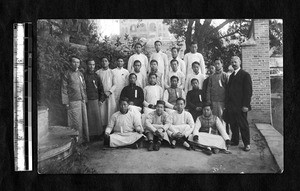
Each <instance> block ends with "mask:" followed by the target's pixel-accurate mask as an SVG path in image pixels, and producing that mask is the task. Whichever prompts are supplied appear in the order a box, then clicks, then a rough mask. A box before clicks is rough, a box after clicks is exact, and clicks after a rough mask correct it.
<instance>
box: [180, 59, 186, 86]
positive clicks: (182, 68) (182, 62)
mask: <svg viewBox="0 0 300 191" xmlns="http://www.w3.org/2000/svg"><path fill="white" fill-rule="evenodd" d="M180 65H181V66H180V70H181V71H182V73H183V74H184V76H186V64H185V62H184V61H183V60H181V64H180ZM183 84H184V83H183Z"/></svg>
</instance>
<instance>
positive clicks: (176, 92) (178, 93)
mask: <svg viewBox="0 0 300 191" xmlns="http://www.w3.org/2000/svg"><path fill="white" fill-rule="evenodd" d="M167 90H168V93H169V100H168V102H169V103H170V104H172V105H175V104H176V100H177V98H180V97H182V89H181V88H176V89H173V88H167Z"/></svg>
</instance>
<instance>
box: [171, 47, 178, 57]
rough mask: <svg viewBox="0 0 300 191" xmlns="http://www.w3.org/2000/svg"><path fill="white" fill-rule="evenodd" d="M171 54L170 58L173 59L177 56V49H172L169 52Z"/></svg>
mask: <svg viewBox="0 0 300 191" xmlns="http://www.w3.org/2000/svg"><path fill="white" fill-rule="evenodd" d="M171 54H172V57H173V58H176V57H177V56H178V51H177V49H175V48H174V49H172V51H171Z"/></svg>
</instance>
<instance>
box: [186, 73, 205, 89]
mask: <svg viewBox="0 0 300 191" xmlns="http://www.w3.org/2000/svg"><path fill="white" fill-rule="evenodd" d="M193 78H196V79H198V81H199V89H201V90H202V86H203V81H204V80H205V75H203V74H201V73H200V72H199V73H198V74H195V73H194V72H193V73H192V74H189V75H188V76H187V78H186V80H185V86H184V91H186V92H188V91H190V90H192V89H193V87H192V84H191V80H192V79H193Z"/></svg>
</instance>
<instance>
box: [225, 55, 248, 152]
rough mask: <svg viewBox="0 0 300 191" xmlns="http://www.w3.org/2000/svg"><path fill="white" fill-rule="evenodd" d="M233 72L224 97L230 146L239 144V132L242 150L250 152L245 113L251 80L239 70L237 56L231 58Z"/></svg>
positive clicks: (246, 73) (244, 72)
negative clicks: (229, 130)
mask: <svg viewBox="0 0 300 191" xmlns="http://www.w3.org/2000/svg"><path fill="white" fill-rule="evenodd" d="M231 65H232V67H233V69H234V72H233V73H232V74H231V75H230V77H229V82H228V86H227V89H226V96H225V108H226V110H227V111H228V122H229V124H230V128H231V131H232V137H231V145H234V146H237V145H238V144H239V131H241V136H242V141H243V143H244V150H245V151H249V150H250V132H249V124H248V120H247V112H248V111H250V110H251V105H250V102H251V97H252V80H251V76H250V74H249V73H248V72H246V71H244V70H242V69H241V67H240V66H241V60H240V58H239V57H237V56H233V57H232V58H231Z"/></svg>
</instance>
